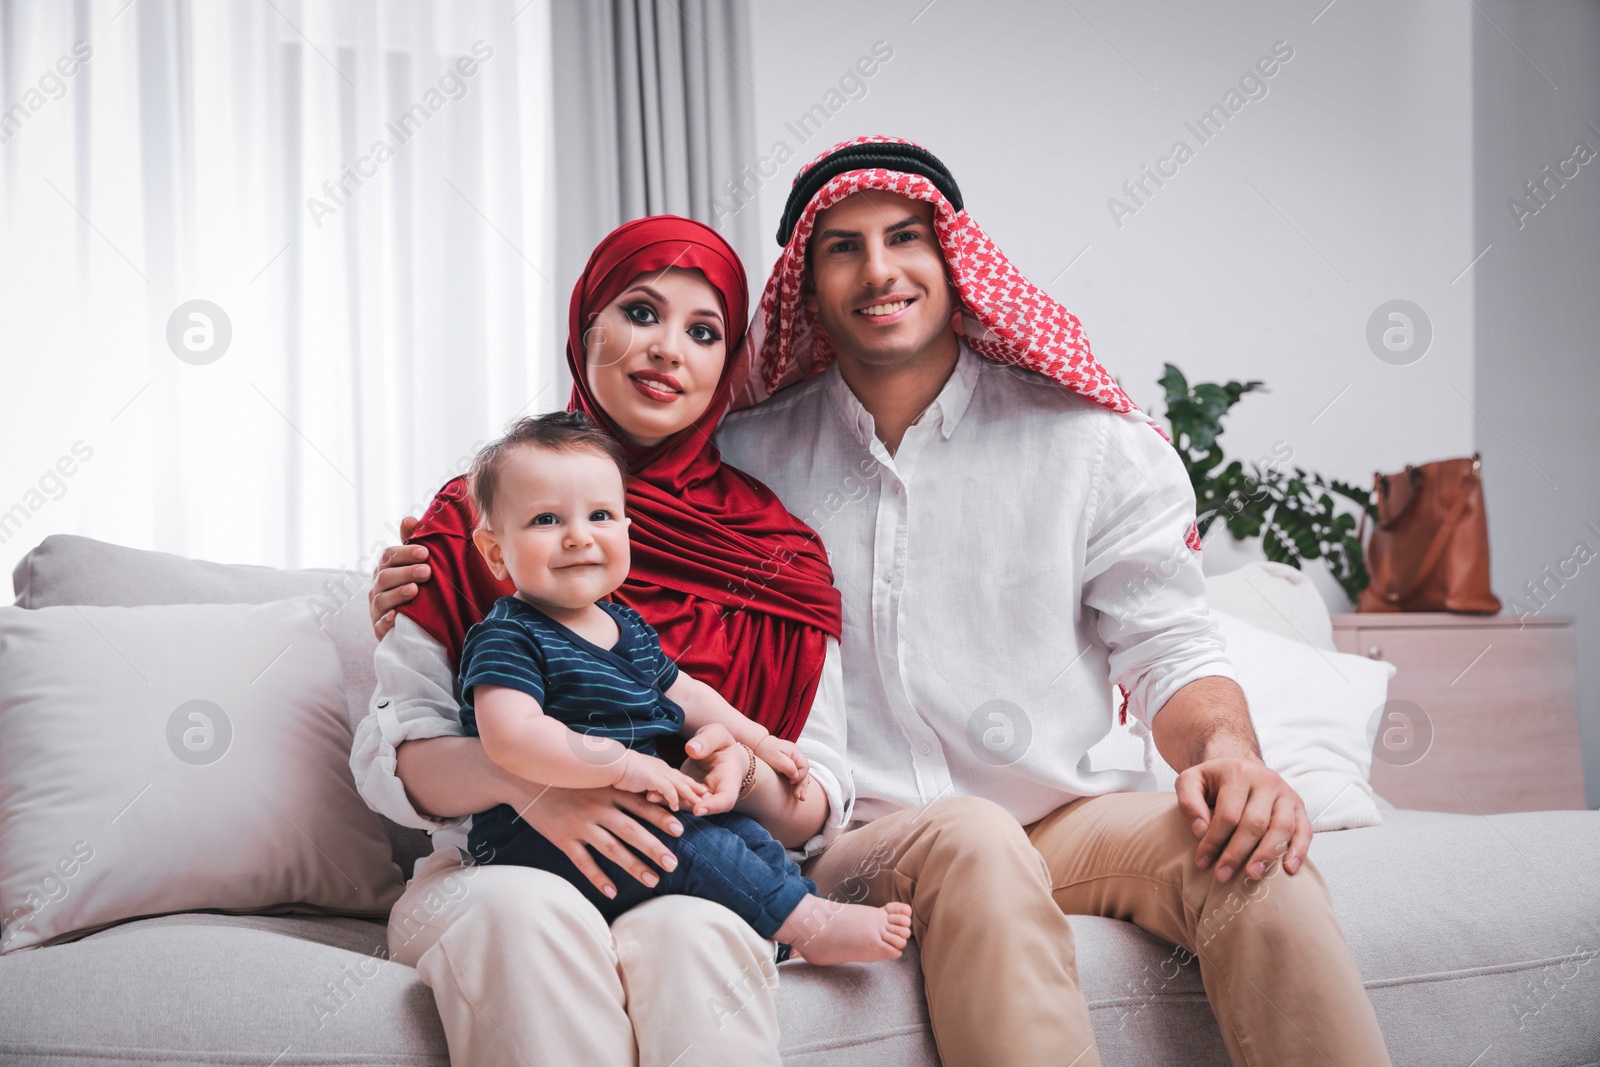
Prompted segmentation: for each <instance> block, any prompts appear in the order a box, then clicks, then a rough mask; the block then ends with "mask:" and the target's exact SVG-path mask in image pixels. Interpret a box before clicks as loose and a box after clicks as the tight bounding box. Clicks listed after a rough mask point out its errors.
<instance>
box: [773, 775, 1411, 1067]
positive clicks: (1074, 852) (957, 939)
mask: <svg viewBox="0 0 1600 1067" xmlns="http://www.w3.org/2000/svg"><path fill="white" fill-rule="evenodd" d="M1198 843H1199V842H1198V840H1197V839H1196V838H1195V836H1194V834H1193V832H1192V831H1191V830H1190V828H1189V824H1188V821H1187V820H1186V819H1185V818H1184V816H1183V815H1182V813H1181V812H1180V811H1179V810H1178V804H1177V798H1176V797H1175V796H1174V795H1173V794H1171V793H1112V794H1109V795H1106V796H1100V797H1085V798H1083V799H1080V800H1076V801H1073V802H1072V803H1070V804H1067V805H1065V806H1064V807H1062V808H1060V809H1059V810H1057V811H1055V812H1053V813H1051V814H1050V815H1048V816H1046V817H1045V818H1043V819H1041V820H1039V821H1038V822H1037V823H1034V824H1033V825H1032V826H1029V827H1027V828H1026V829H1024V828H1023V827H1022V826H1019V825H1018V824H1017V821H1016V819H1014V818H1013V817H1012V816H1011V815H1010V814H1009V813H1007V812H1006V811H1005V809H1003V808H1001V807H999V806H998V805H996V804H994V803H991V802H990V801H987V800H982V799H979V798H976V797H955V798H950V799H946V800H940V801H936V802H934V803H932V804H929V805H925V806H923V807H920V808H913V809H910V810H907V811H901V812H897V813H895V814H893V815H889V816H885V817H883V818H881V819H877V820H875V821H873V822H871V823H869V824H867V825H866V826H863V827H861V828H859V829H856V830H852V831H850V832H848V833H846V834H843V835H841V836H840V837H839V839H838V840H836V841H835V842H834V843H833V844H832V846H830V847H829V848H828V850H827V851H826V852H823V853H822V854H821V855H820V856H818V857H816V858H814V859H813V860H811V861H809V862H808V863H807V864H806V865H805V868H804V870H805V873H806V875H807V876H808V877H810V878H812V879H814V880H815V881H816V883H817V888H818V889H820V890H822V891H823V892H824V893H828V894H830V895H832V896H835V897H838V898H842V899H848V900H852V901H857V902H861V903H869V904H884V903H887V902H889V901H901V902H904V903H907V904H910V905H911V907H912V911H913V917H912V930H913V932H914V933H915V935H916V938H917V941H918V942H919V946H920V948H921V951H922V972H923V979H924V982H925V986H926V992H927V998H928V1011H929V1015H930V1017H931V1019H932V1022H933V1033H934V1039H935V1041H936V1042H937V1043H938V1046H939V1056H940V1059H941V1061H942V1062H943V1063H944V1065H945V1067H968V1065H977V1064H984V1065H988V1067H1007V1065H1013V1064H1015V1065H1033V1064H1041V1063H1058V1064H1063V1065H1065V1064H1071V1065H1072V1067H1095V1065H1098V1064H1099V1063H1100V1058H1099V1054H1098V1052H1097V1051H1096V1049H1095V1044H1094V1031H1093V1029H1092V1027H1091V1026H1090V1022H1089V1008H1088V1005H1087V1003H1086V1002H1085V1001H1084V997H1083V992H1082V990H1081V988H1080V987H1079V985H1078V973H1077V965H1076V960H1075V955H1074V950H1073V941H1072V929H1071V927H1070V926H1068V925H1067V920H1066V916H1067V915H1068V914H1073V915H1102V916H1106V917H1108V918H1114V919H1127V920H1129V921H1131V922H1133V923H1135V924H1137V925H1138V926H1140V927H1142V928H1144V929H1145V930H1148V931H1149V932H1150V933H1152V934H1154V935H1155V936H1157V937H1159V938H1161V939H1162V940H1164V941H1167V942H1170V943H1172V944H1174V945H1178V946H1181V947H1182V948H1184V949H1186V950H1187V951H1189V952H1191V953H1194V954H1195V955H1197V956H1198V958H1199V961H1200V975H1201V978H1202V980H1203V981H1204V983H1205V989H1206V996H1207V998H1208V999H1209V1000H1210V1001H1211V1007H1212V1011H1213V1012H1214V1013H1215V1015H1216V1017H1217V1021H1218V1023H1219V1025H1220V1026H1221V1029H1222V1039H1223V1041H1224V1043H1225V1044H1226V1045H1227V1048H1228V1053H1229V1055H1230V1056H1231V1057H1232V1059H1233V1062H1234V1063H1235V1064H1236V1065H1240V1067H1296V1065H1302V1064H1303V1065H1307V1067H1309V1065H1312V1064H1316V1065H1318V1067H1384V1065H1386V1064H1388V1063H1389V1057H1388V1054H1387V1052H1386V1051H1385V1050H1384V1045H1383V1037H1382V1035H1381V1034H1380V1033H1379V1032H1378V1022H1377V1018H1376V1016H1375V1015H1374V1013H1373V1010H1372V1005H1371V1003H1370V1002H1369V1001H1368V1000H1367V997H1366V992H1365V990H1364V989H1363V988H1362V986H1361V976H1360V975H1359V974H1358V973H1357V972H1356V968H1355V963H1354V961H1353V960H1352V959H1351V958H1350V950H1349V946H1348V945H1347V944H1346V943H1345V940H1344V935H1343V933H1342V932H1341V930H1340V929H1339V923H1338V920H1337V919H1336V918H1335V916H1334V912H1333V905H1332V901H1331V900H1330V899H1329V897H1328V890H1327V886H1326V885H1325V884H1324V883H1323V881H1322V876H1321V875H1320V874H1319V873H1318V872H1317V869H1316V868H1315V867H1314V866H1313V865H1312V864H1311V863H1310V862H1306V863H1305V864H1303V865H1302V866H1301V868H1300V870H1299V871H1298V872H1297V873H1295V874H1293V875H1289V874H1286V873H1284V871H1283V869H1282V865H1281V864H1279V863H1274V864H1273V865H1272V867H1270V868H1269V869H1268V871H1267V874H1266V876H1265V877H1264V878H1262V879H1261V880H1259V881H1256V880H1251V879H1246V878H1244V877H1243V876H1242V875H1241V874H1236V875H1234V877H1233V878H1232V879H1231V880H1229V881H1228V882H1227V883H1225V884H1219V883H1218V882H1217V880H1216V878H1215V876H1214V874H1213V872H1212V871H1210V870H1204V871H1203V870H1200V869H1198V868H1197V867H1195V865H1194V851H1195V847H1196V845H1197V844H1198ZM1313 851H1315V846H1314V845H1313Z"/></svg>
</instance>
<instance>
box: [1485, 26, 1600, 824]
mask: <svg viewBox="0 0 1600 1067" xmlns="http://www.w3.org/2000/svg"><path fill="white" fill-rule="evenodd" d="M1478 2H1479V4H1480V6H1481V7H1482V11H1483V13H1482V14H1481V15H1476V16H1474V20H1473V36H1474V54H1475V55H1476V57H1477V71H1478V73H1477V76H1476V78H1475V79H1474V83H1475V84H1474V102H1475V111H1476V117H1477V122H1476V137H1477V151H1476V152H1475V154H1474V155H1475V158H1474V163H1473V173H1474V178H1475V181H1476V182H1477V185H1478V190H1477V196H1476V198H1475V199H1476V202H1477V213H1476V219H1475V222H1476V227H1477V231H1478V236H1477V239H1476V240H1477V245H1478V248H1479V249H1482V248H1485V247H1488V248H1489V252H1488V253H1487V254H1486V255H1485V256H1484V257H1483V260H1482V261H1481V262H1480V263H1479V264H1478V268H1477V272H1476V278H1475V280H1476V283H1477V323H1476V327H1477V342H1476V356H1477V376H1478V381H1479V383H1480V388H1479V391H1478V406H1479V407H1480V408H1481V409H1482V415H1481V416H1479V418H1478V422H1477V434H1476V436H1477V441H1478V446H1479V448H1481V449H1482V451H1483V467H1484V487H1485V494H1486V495H1487V498H1488V503H1489V532H1490V538H1491V542H1492V549H1493V551H1492V553H1491V560H1490V561H1491V565H1492V567H1493V571H1494V585H1495V590H1496V591H1497V592H1498V593H1499V594H1500V596H1501V598H1502V599H1503V600H1505V601H1506V608H1507V610H1510V611H1518V612H1521V611H1536V612H1540V613H1542V614H1551V615H1573V616H1576V626H1575V630H1576V637H1577V644H1578V696H1579V699H1580V701H1581V702H1582V704H1583V726H1584V754H1585V756H1584V769H1585V775H1584V776H1585V779H1586V780H1587V782H1588V787H1589V803H1590V805H1591V806H1594V805H1596V804H1600V656H1597V655H1596V654H1595V653H1596V651H1597V644H1600V474H1596V472H1595V467H1594V465H1595V461H1596V459H1597V458H1600V419H1597V418H1596V417H1595V411H1594V404H1595V402H1596V399H1597V398H1600V358H1597V356H1600V343H1597V342H1596V338H1597V337H1600V301H1597V300H1596V296H1597V295H1600V155H1596V153H1600V62H1597V60H1596V56H1597V54H1600V4H1596V3H1593V2H1592V0H1545V2H1540V3H1536V4H1528V3H1524V2H1517V0H1478ZM1490 20H1493V21H1492V23H1491V21H1490ZM1513 42H1515V43H1513ZM1519 50H1520V51H1519ZM1547 79H1548V80H1547ZM1579 142H1582V144H1583V145H1584V147H1585V149H1586V150H1587V151H1586V153H1579V154H1580V155H1582V154H1588V155H1590V156H1591V158H1590V161H1589V162H1588V163H1580V162H1576V161H1575V162H1573V163H1568V164H1566V166H1565V169H1566V172H1567V174H1569V175H1571V174H1573V170H1574V169H1576V171H1577V173H1576V175H1575V176H1573V177H1572V178H1571V179H1570V180H1567V179H1562V180H1563V181H1565V184H1564V185H1558V184H1557V182H1556V181H1555V180H1547V184H1546V185H1545V187H1544V193H1543V195H1544V197H1545V203H1544V204H1543V205H1542V206H1541V205H1540V203H1539V202H1538V201H1535V200H1534V199H1533V198H1532V197H1531V196H1530V195H1529V193H1528V192H1527V190H1526V185H1527V183H1528V182H1530V181H1533V180H1535V179H1536V178H1543V177H1544V175H1543V173H1542V171H1543V168H1545V167H1547V166H1548V167H1549V168H1550V171H1551V172H1552V173H1554V174H1556V177H1557V178H1560V172H1559V171H1558V169H1557V168H1558V166H1559V165H1560V164H1562V162H1563V161H1565V160H1568V159H1570V158H1572V157H1573V156H1574V154H1575V153H1574V149H1575V147H1576V146H1577V144H1578V143H1579ZM1513 198H1516V199H1519V200H1521V201H1522V202H1523V204H1525V205H1527V208H1528V210H1530V211H1531V210H1532V209H1533V208H1535V207H1537V208H1538V211H1537V213H1536V214H1532V215H1531V216H1527V215H1524V216H1523V217H1522V218H1521V219H1520V221H1519V219H1518V214H1519V213H1520V211H1516V210H1513V208H1512V206H1511V203H1510V201H1512V200H1513ZM1530 583H1531V584H1533V585H1534V586H1535V587H1542V588H1540V589H1539V596H1538V598H1537V599H1536V598H1535V597H1534V596H1533V595H1530V593H1529V591H1528V589H1527V586H1528V585H1529V584H1530ZM1489 655H1493V651H1492V650H1491V651H1490V653H1489ZM1517 729H1518V724H1517V723H1515V722H1508V723H1506V731H1507V734H1508V736H1510V735H1514V734H1515V732H1516V730H1517Z"/></svg>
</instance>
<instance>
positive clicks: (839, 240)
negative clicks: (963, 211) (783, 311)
mask: <svg viewBox="0 0 1600 1067" xmlns="http://www.w3.org/2000/svg"><path fill="white" fill-rule="evenodd" d="M810 261H811V262H810V268H809V282H810V284H809V285H808V286H807V288H806V307H807V308H808V309H809V310H810V311H811V312H812V314H814V315H816V317H817V321H818V322H820V323H821V324H822V328H823V329H824V330H826V331H828V337H829V339H830V340H832V341H833V347H834V349H835V350H836V351H837V352H838V353H839V357H840V358H841V359H844V360H854V361H857V362H859V363H863V364H866V365H868V366H872V367H878V368H884V369H888V368H892V367H895V366H900V365H904V364H908V363H913V362H915V361H916V360H917V359H918V358H919V357H923V356H926V355H929V354H931V353H933V352H935V351H937V350H936V349H935V348H934V342H935V341H937V340H938V339H940V338H941V337H942V336H944V335H945V334H948V333H951V332H952V331H951V326H950V317H951V314H952V313H953V312H954V310H955V307H956V304H955V293H954V292H953V291H952V290H951V288H950V281H949V277H948V275H947V273H946V269H945V263H944V254H943V253H942V252H941V251H940V250H939V242H938V239H937V237H936V236H935V235H934V231H933V205H932V204H930V203H928V202H927V201H925V200H911V199H908V198H906V197H903V196H896V195H895V194H894V193H886V192H883V191H881V190H877V189H867V190H864V191H862V192H859V193H856V194H854V195H853V196H849V197H846V198H845V199H843V200H841V201H839V202H838V203H837V204H835V205H833V206H832V207H830V208H828V209H827V210H826V211H822V212H819V213H818V214H817V222H816V228H815V229H813V230H812V232H811V246H810Z"/></svg>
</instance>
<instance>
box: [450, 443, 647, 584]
mask: <svg viewBox="0 0 1600 1067" xmlns="http://www.w3.org/2000/svg"><path fill="white" fill-rule="evenodd" d="M495 496H496V500H495V505H494V515H493V516H492V517H491V521H490V527H489V529H488V530H483V531H479V533H480V534H484V533H487V534H489V535H490V536H489V537H487V538H482V537H480V538H479V547H480V548H482V549H483V550H484V556H485V558H486V559H488V561H489V565H490V566H491V567H492V568H494V571H495V573H496V574H497V575H498V576H499V577H501V578H504V577H506V576H507V574H509V575H510V578H511V581H512V582H513V583H514V584H515V585H516V587H517V592H519V593H520V594H522V597H523V599H525V600H528V601H530V602H532V603H533V604H534V605H535V606H536V607H544V606H549V607H554V608H559V609H565V610H568V611H571V610H576V609H579V608H583V607H585V606H587V605H590V604H593V603H594V602H595V601H597V600H599V599H601V598H602V597H604V596H605V595H606V594H607V593H610V592H611V591H612V590H614V589H616V588H617V587H618V586H619V585H621V584H622V581H623V579H625V578H626V577H627V576H628V566H629V557H628V522H629V520H628V519H627V518H625V517H624V515H623V507H624V503H625V499H626V498H625V495H624V490H623V485H622V472H621V471H619V470H617V465H616V464H615V463H613V462H612V461H611V460H610V459H609V458H607V457H605V456H602V455H600V454H598V453H595V452H588V451H576V452H552V451H550V450H548V449H544V448H539V447H537V446H533V445H524V446H522V447H520V448H517V449H515V450H513V451H512V452H511V454H510V455H508V456H506V457H505V459H504V461H503V462H502V464H501V467H500V476H499V479H498V482H497V484H496V487H495ZM497 557H498V561H497Z"/></svg>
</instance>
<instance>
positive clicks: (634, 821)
mask: <svg viewBox="0 0 1600 1067" xmlns="http://www.w3.org/2000/svg"><path fill="white" fill-rule="evenodd" d="M507 803H509V804H511V805H512V807H514V808H516V809H517V814H518V815H520V816H522V818H523V820H524V821H525V822H527V824H528V825H529V826H531V827H533V828H534V829H535V830H537V831H539V833H541V834H543V835H544V837H545V839H546V840H548V841H549V842H550V843H551V844H553V845H555V846H556V847H557V848H559V849H560V850H561V851H562V852H564V853H565V854H566V856H567V858H568V859H570V860H571V861H572V862H573V864H575V865H576V866H577V868H578V870H580V871H582V872H583V876H584V877H585V878H587V879H589V881H590V882H592V883H593V884H594V887H595V888H596V889H598V890H600V892H602V893H604V894H605V895H606V896H608V897H615V896H616V895H617V887H616V886H614V885H612V884H611V879H610V878H609V877H607V875H606V873H605V872H604V871H602V870H601V869H600V865H599V864H598V863H596V862H595V859H594V852H598V853H599V854H600V855H602V856H604V857H606V859H608V860H610V861H611V862H612V863H615V864H616V865H617V866H619V867H621V868H622V869H623V870H625V871H627V872H628V873H629V874H630V875H632V876H633V877H634V878H635V879H636V880H638V881H639V882H642V883H643V884H645V885H647V886H651V887H654V886H655V885H656V884H657V883H659V882H660V881H661V878H660V876H659V875H657V874H656V873H655V871H654V870H652V869H651V867H650V865H649V864H647V863H646V862H645V861H644V860H643V859H641V858H640V855H644V856H648V857H649V858H650V860H651V861H652V862H653V863H655V865H656V866H657V867H660V868H661V869H662V870H664V871H670V870H673V869H675V868H676V867H677V866H678V859H677V857H676V856H674V855H673V854H672V852H671V851H670V850H669V849H668V848H667V846H666V845H664V844H662V843H661V841H660V840H659V839H658V838H656V836H655V835H654V834H652V833H651V832H650V831H649V830H647V829H645V825H644V824H646V823H648V824H649V825H651V826H654V827H656V828H657V829H659V830H661V831H662V832H663V833H665V834H668V835H670V836H672V837H677V836H679V835H681V834H682V833H683V824H682V823H680V822H679V821H678V820H677V819H676V818H675V817H674V816H673V814H672V812H670V811H668V810H667V809H665V808H663V807H661V806H660V805H659V804H652V803H650V802H649V801H648V800H646V799H645V798H644V797H643V796H641V795H640V794H638V793H627V792H624V791H622V790H620V789H617V788H616V787H614V786H604V787H602V788H599V789H555V788H549V789H546V788H544V787H543V786H537V785H532V783H530V790H529V792H528V793H527V794H526V795H524V796H522V797H519V798H518V799H517V800H516V801H509V800H508V801H507ZM590 849H593V850H594V852H591V851H590ZM636 850H637V851H636Z"/></svg>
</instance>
